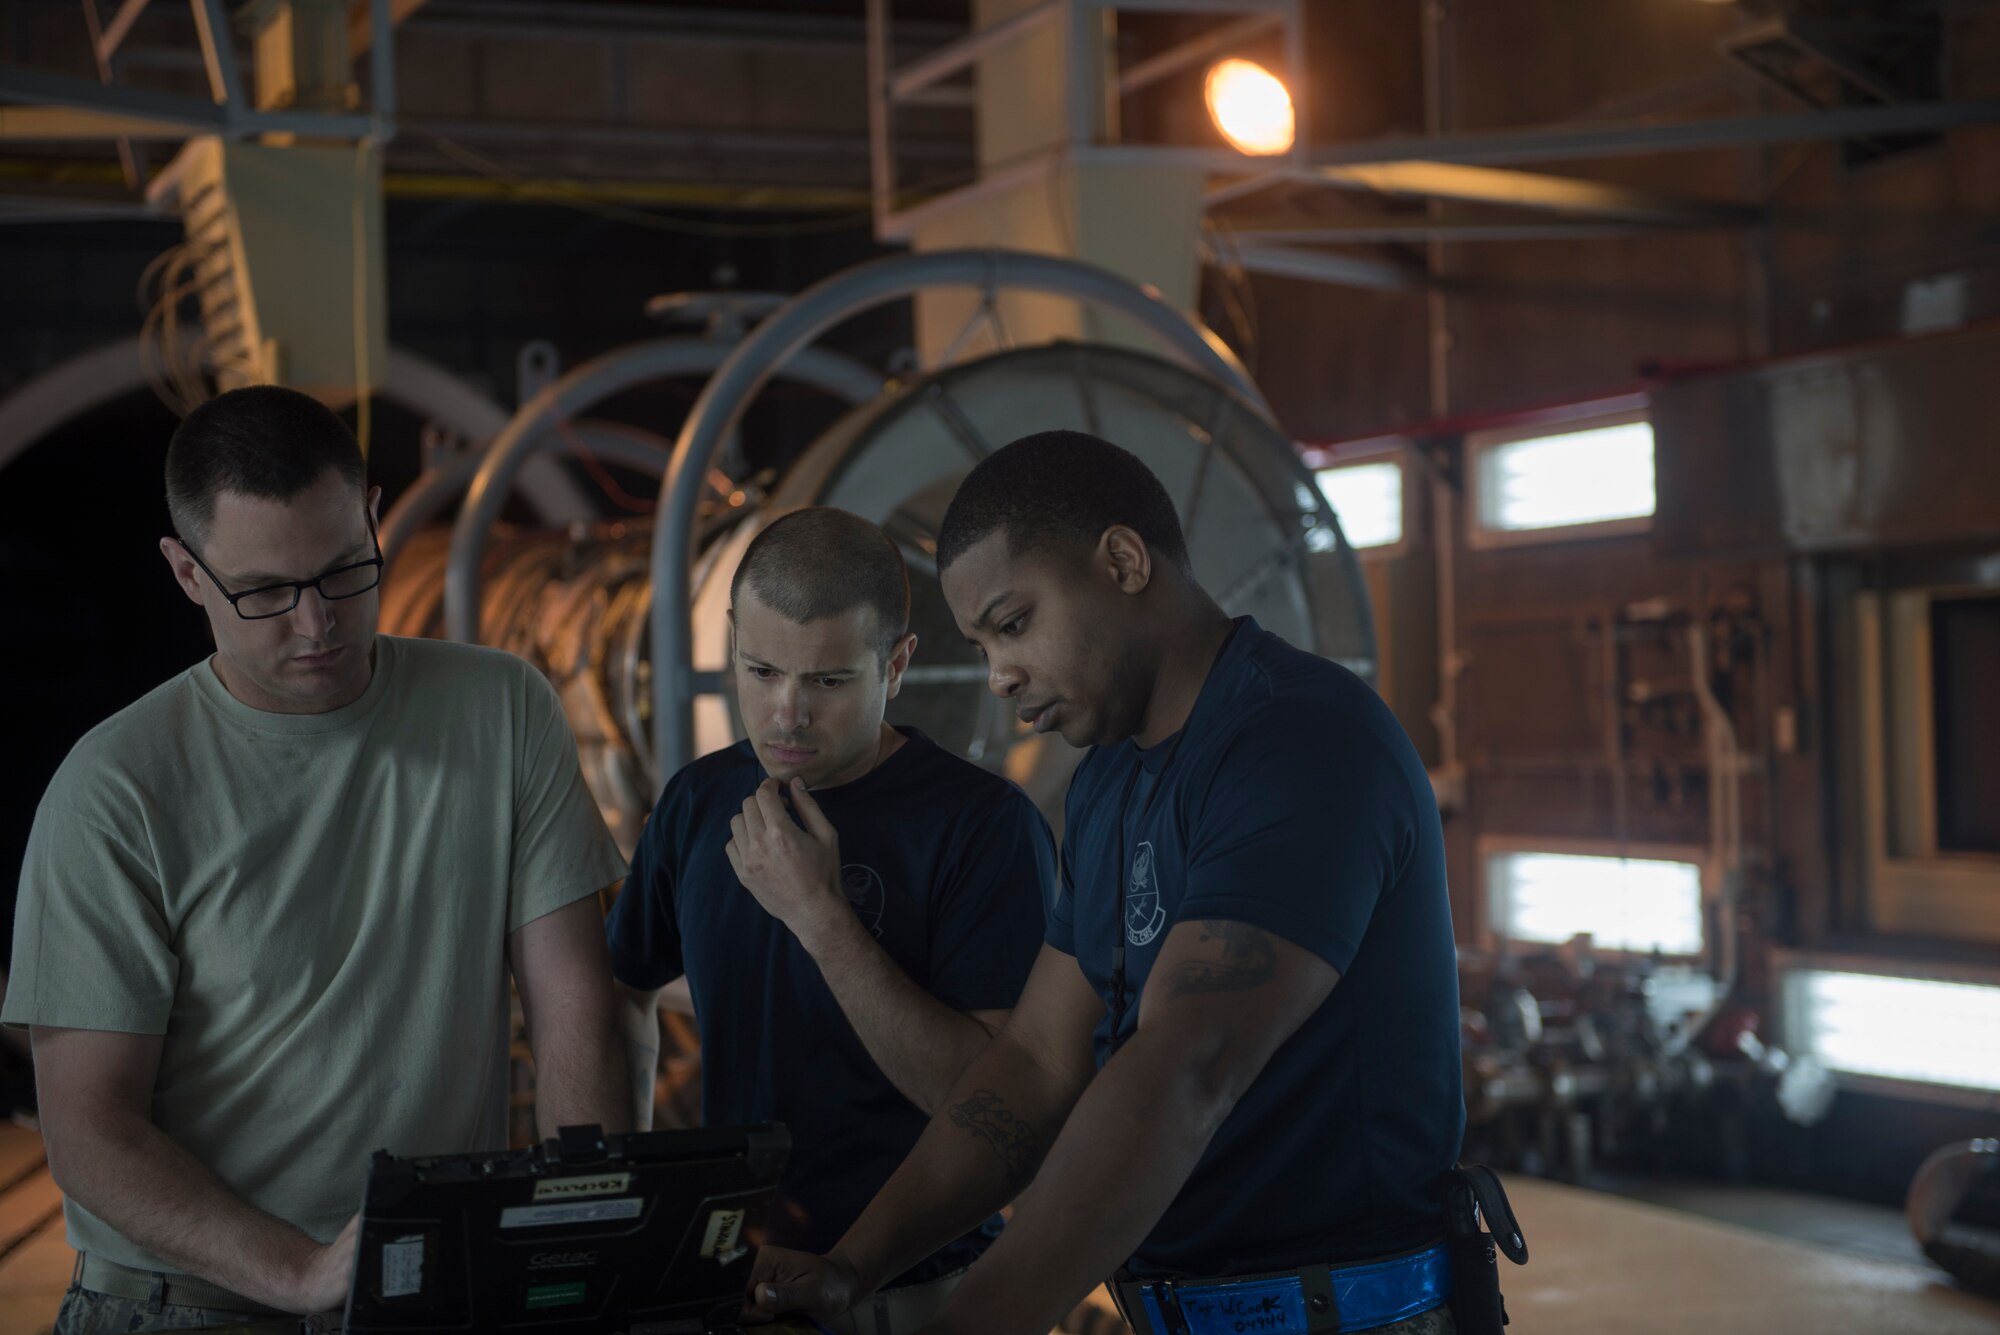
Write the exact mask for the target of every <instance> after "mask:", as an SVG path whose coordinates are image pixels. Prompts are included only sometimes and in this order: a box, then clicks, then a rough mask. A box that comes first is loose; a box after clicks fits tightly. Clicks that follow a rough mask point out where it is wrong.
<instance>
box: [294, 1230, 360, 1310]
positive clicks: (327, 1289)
mask: <svg viewBox="0 0 2000 1335" xmlns="http://www.w3.org/2000/svg"><path fill="white" fill-rule="evenodd" d="M360 1234H361V1216H360V1215H358V1214H357V1215H355V1216H354V1217H353V1218H352V1219H350V1220H348V1221H347V1227H346V1228H343V1229H341V1230H340V1236H339V1237H337V1238H335V1239H334V1240H333V1241H332V1242H329V1243H327V1244H325V1245H324V1246H321V1247H316V1248H314V1249H313V1250H312V1251H311V1252H310V1253H308V1254H307V1256H306V1258H305V1264H304V1265H302V1266H301V1267H300V1268H299V1277H298V1288H297V1292H296V1296H295V1297H294V1299H293V1302H294V1306H293V1309H292V1310H294V1311H297V1312H307V1313H310V1312H330V1311H332V1310H333V1309H335V1308H337V1307H340V1306H343V1305H344V1304H345V1303H346V1302H347V1288H348V1285H349V1283H350V1282H352V1280H353V1277H354V1244H355V1240H356V1239H357V1238H358V1237H359V1236H360Z"/></svg>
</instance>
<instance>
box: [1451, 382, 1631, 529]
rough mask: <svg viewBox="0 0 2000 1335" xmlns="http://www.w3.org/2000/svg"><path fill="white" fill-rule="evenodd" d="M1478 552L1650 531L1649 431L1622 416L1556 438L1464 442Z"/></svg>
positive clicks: (1510, 435)
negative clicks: (1503, 546) (1511, 545)
mask: <svg viewBox="0 0 2000 1335" xmlns="http://www.w3.org/2000/svg"><path fill="white" fill-rule="evenodd" d="M1466 451H1467V459H1468V462H1469V463H1470V465H1471V473H1472V485H1473V490H1474V504H1473V525H1472V541H1473V543H1474V545H1475V546H1497V545H1501V544H1505V543H1519V542H1539V541H1547V540H1550V539H1556V538H1588V537H1605V536H1611V535H1614V534H1621V533H1640V532H1644V531H1645V530H1646V529H1647V528H1648V527H1650V526H1651V523H1652V516H1653V509H1654V494H1653V426H1652V423H1650V422H1648V421H1646V420H1645V419H1644V418H1643V417H1636V418H1635V417H1633V416H1632V415H1631V414H1625V415H1623V416H1622V417H1620V418H1619V419H1618V420H1615V421H1605V420H1603V419H1597V420H1596V421H1594V422H1591V423H1586V424H1583V425H1572V426H1570V427H1566V428H1564V429H1563V430H1561V431H1558V432H1546V431H1544V432H1541V433H1539V434H1535V435H1527V434H1523V433H1522V432H1520V431H1505V432H1480V433H1475V434H1473V435H1471V436H1468V437H1467V438H1466Z"/></svg>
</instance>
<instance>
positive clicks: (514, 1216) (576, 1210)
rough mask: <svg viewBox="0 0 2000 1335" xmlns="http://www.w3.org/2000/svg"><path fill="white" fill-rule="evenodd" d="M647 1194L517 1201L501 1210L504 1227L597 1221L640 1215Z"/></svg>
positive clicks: (634, 1217)
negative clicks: (572, 1201)
mask: <svg viewBox="0 0 2000 1335" xmlns="http://www.w3.org/2000/svg"><path fill="white" fill-rule="evenodd" d="M645 1208H646V1201H645V1198H644V1197H643V1196H626V1197H623V1198H621V1199H619V1200H615V1201H579V1202H577V1203H576V1204H575V1205H516V1206H513V1207H512V1208H510V1209H506V1210H502V1211H501V1212H500V1227H502V1228H541V1227H543V1226H545V1225H548V1224H595V1223H600V1222H602V1221H604V1220H607V1219H637V1218H638V1217H639V1215H640V1213H641V1212H642V1211H643V1210H645Z"/></svg>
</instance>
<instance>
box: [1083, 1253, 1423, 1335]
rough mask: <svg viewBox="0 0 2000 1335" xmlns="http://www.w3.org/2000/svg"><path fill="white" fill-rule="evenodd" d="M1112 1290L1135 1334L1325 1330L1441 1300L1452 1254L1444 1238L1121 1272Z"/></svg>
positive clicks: (1409, 1312)
mask: <svg viewBox="0 0 2000 1335" xmlns="http://www.w3.org/2000/svg"><path fill="white" fill-rule="evenodd" d="M1112 1292H1113V1293H1114V1294H1115V1295H1116V1296H1117V1299H1118V1307H1119V1310H1120V1311H1121V1312H1122V1313H1123V1315H1124V1317H1125V1324H1127V1325H1129V1326H1131V1327H1132V1329H1133V1330H1134V1331H1135V1332H1137V1335H1328V1333H1329V1332H1334V1331H1341V1332H1347V1331H1357V1330H1374V1329H1375V1328H1376V1327H1378V1326H1387V1325H1391V1324H1393V1323H1394V1322H1397V1321H1405V1320H1408V1319H1409V1318H1410V1317H1413V1316H1419V1315H1421V1314H1423V1313H1425V1312H1428V1311H1430V1310H1432V1309H1433V1308H1437V1307H1442V1306H1444V1305H1445V1303H1446V1302H1447V1301H1449V1300H1450V1298H1451V1261H1450V1258H1449V1255H1448V1253H1447V1251H1446V1248H1445V1246H1444V1244H1443V1243H1439V1244H1438V1245H1436V1246H1434V1247H1426V1248H1424V1249H1423V1250H1421V1251H1415V1252H1409V1253H1406V1254H1404V1255H1401V1256H1392V1257H1388V1258H1387V1259H1385V1260H1380V1261H1360V1262H1356V1263H1355V1264H1353V1265H1338V1266H1324V1265H1316V1266H1306V1267H1304V1268H1303V1269H1299V1270H1283V1271H1279V1272H1277V1273H1276V1274H1269V1275H1246V1276H1241V1277H1238V1278H1234V1279H1155V1280H1125V1279H1121V1280H1118V1281H1116V1282H1115V1283H1114V1284H1113V1286H1112Z"/></svg>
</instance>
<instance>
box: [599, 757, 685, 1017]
mask: <svg viewBox="0 0 2000 1335" xmlns="http://www.w3.org/2000/svg"><path fill="white" fill-rule="evenodd" d="M673 798H674V787H673V785H671V784H670V785H668V787H667V791H666V792H665V793H664V794H662V795H661V797H660V803H659V806H658V808H657V809H656V810H655V811H654V812H653V816H652V819H650V820H648V821H647V822H646V828H645V831H644V832H643V833H641V834H640V836H639V846H638V847H637V848H635V849H633V850H632V870H631V871H630V872H629V873H627V874H626V877H625V888H624V889H623V890H620V891H619V892H618V902H617V903H615V904H613V905H612V906H611V917H610V919H609V920H608V921H606V923H605V924H604V932H605V942H606V944H607V945H608V946H609V947H610V951H611V976H612V977H613V978H616V979H617V980H618V981H619V982H621V983H623V984H625V986H627V987H633V988H638V989H639V990H641V991H645V992H650V991H652V990H653V989H654V988H657V987H665V986H666V985H667V984H668V983H671V982H673V981H674V979H676V978H678V977H680V976H681V975H682V974H683V973H685V972H687V966H686V964H685V962H684V961H683V960H682V958H681V929H680V920H679V919H678V918H676V917H675V916H674V877H673V863H672V858H671V852H672V850H671V847H670V842H669V831H670V829H671V827H672V825H673V823H674V813H673V810H672V806H673Z"/></svg>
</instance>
